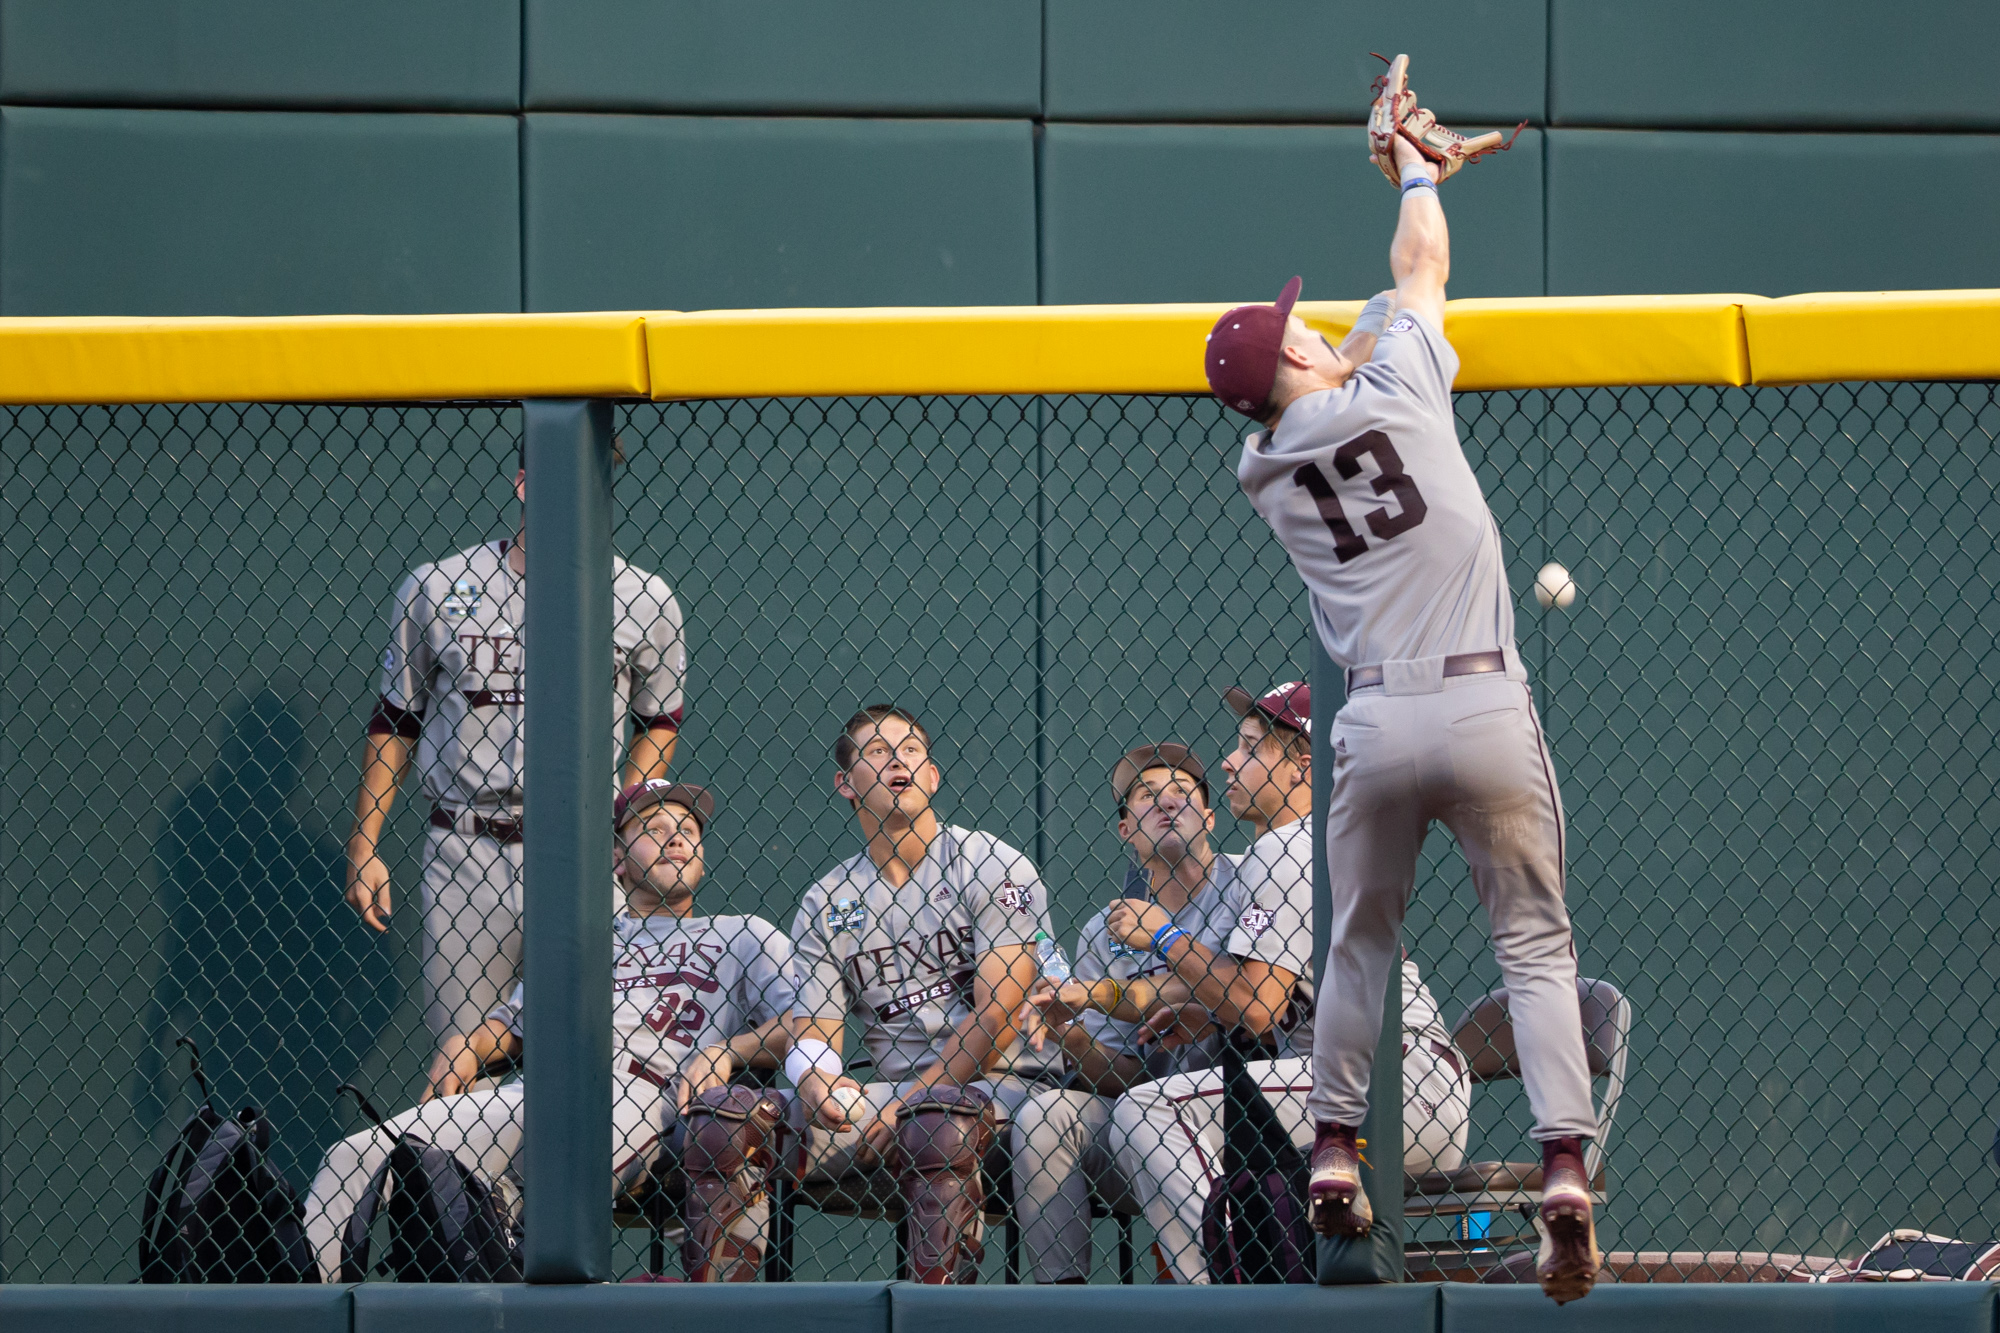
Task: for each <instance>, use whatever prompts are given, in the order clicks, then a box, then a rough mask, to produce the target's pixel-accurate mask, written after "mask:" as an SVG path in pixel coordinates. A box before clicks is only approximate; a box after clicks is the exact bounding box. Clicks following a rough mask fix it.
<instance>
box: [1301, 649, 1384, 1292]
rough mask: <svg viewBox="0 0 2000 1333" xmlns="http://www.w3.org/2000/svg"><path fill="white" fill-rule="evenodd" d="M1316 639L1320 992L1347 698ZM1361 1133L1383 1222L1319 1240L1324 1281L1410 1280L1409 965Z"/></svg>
mask: <svg viewBox="0 0 2000 1333" xmlns="http://www.w3.org/2000/svg"><path fill="white" fill-rule="evenodd" d="M1311 638H1312V697H1313V719H1312V727H1313V736H1312V752H1313V813H1312V821H1313V958H1314V959H1315V963H1314V971H1313V977H1314V987H1313V990H1314V994H1321V993H1323V990H1324V987H1325V984H1326V949H1327V930H1328V925H1329V923H1330V921H1331V919H1332V915H1331V914H1332V907H1333V884H1332V876H1331V875H1330V874H1329V872H1328V869H1327V859H1326V812H1327V810H1328V808H1329V807H1331V806H1332V804H1333V715H1334V713H1335V712H1336V711H1338V710H1337V707H1336V705H1335V702H1334V701H1335V700H1337V699H1345V698H1346V697H1347V683H1346V681H1345V680H1343V679H1342V678H1341V672H1340V668H1339V667H1338V666H1336V665H1334V662H1333V659H1332V658H1330V657H1328V656H1327V653H1326V648H1325V646H1324V645H1322V644H1321V643H1320V640H1319V634H1318V632H1317V631H1314V633H1313V634H1312V636H1311ZM1361 1137H1362V1138H1364V1139H1366V1140H1367V1141H1368V1146H1367V1147H1366V1148H1365V1149H1363V1151H1362V1154H1361V1156H1362V1167H1361V1184H1362V1188H1364V1189H1366V1190H1367V1191H1368V1201H1369V1202H1370V1203H1371V1204H1373V1205H1374V1207H1375V1229H1374V1230H1373V1231H1371V1232H1370V1233H1369V1234H1368V1236H1367V1238H1366V1239H1364V1240H1360V1241H1352V1240H1330V1239H1328V1238H1327V1237H1325V1236H1322V1237H1320V1239H1319V1280H1320V1283H1321V1285H1323V1286H1346V1285H1350V1284H1354V1283H1364V1282H1401V1281H1402V1280H1403V969H1402V968H1401V967H1400V966H1392V967H1391V968H1390V969H1389V985H1388V988H1387V991H1386V993H1385V994H1384V995H1383V997H1382V1036H1381V1038H1380V1040H1378V1041H1377V1042H1376V1044H1375V1069H1374V1072H1373V1074H1371V1075H1370V1077H1369V1080H1368V1123H1367V1124H1366V1125H1365V1126H1363V1128H1362V1131H1361Z"/></svg>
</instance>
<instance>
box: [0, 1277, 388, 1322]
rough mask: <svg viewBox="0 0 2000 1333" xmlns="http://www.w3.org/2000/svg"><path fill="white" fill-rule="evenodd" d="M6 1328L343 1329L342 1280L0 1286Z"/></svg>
mask: <svg viewBox="0 0 2000 1333" xmlns="http://www.w3.org/2000/svg"><path fill="white" fill-rule="evenodd" d="M0 1324H4V1325H5V1326H6V1328H7V1333H112V1330H122V1331H124V1333H131V1331H132V1330H144V1333H266V1330H268V1329H273V1328H283V1329H285V1330H287V1333H348V1296H347V1289H346V1288H345V1287H317V1286H304V1287H291V1286H282V1287H281V1286H244V1287H232V1286H220V1285H217V1286H187V1287H179V1286H176V1287H163V1286H117V1287H96V1286H89V1287H70V1286H55V1285H49V1286H41V1285H36V1284H33V1283H28V1284H12V1283H10V1284H6V1285H0Z"/></svg>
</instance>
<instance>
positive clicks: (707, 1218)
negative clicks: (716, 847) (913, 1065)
mask: <svg viewBox="0 0 2000 1333" xmlns="http://www.w3.org/2000/svg"><path fill="white" fill-rule="evenodd" d="M715 809H716V804H715V798H714V797H713V796H712V795H711V794H710V793H709V792H708V791H707V790H705V789H704V788H701V787H697V786H695V785H693V784H692V783H684V782H667V781H665V780H663V779H653V780H651V781H647V782H643V783H637V784H634V785H633V786H631V787H628V788H626V789H625V791H623V792H622V793H620V795H619V797H618V800H617V802H616V805H615V806H614V810H615V814H614V816H613V818H614V821H615V824H616V828H617V839H618V879H619V883H620V885H621V887H622V888H623V889H624V892H625V903H626V911H625V914H624V915H622V916H620V917H619V918H618V921H617V938H616V953H615V955H614V961H613V965H612V976H611V978H610V983H611V986H612V994H613V1001H612V1015H611V1028H612V1067H611V1071H610V1076H611V1079H612V1097H611V1119H612V1135H611V1151H612V1167H611V1172H610V1175H609V1177H608V1179H609V1180H610V1181H611V1182H612V1185H613V1189H614V1190H616V1189H622V1188H629V1187H630V1186H631V1185H632V1184H633V1183H634V1181H635V1180H637V1179H641V1178H644V1177H645V1176H646V1175H647V1174H648V1173H649V1172H650V1171H651V1170H652V1168H653V1166H654V1163H655V1161H656V1160H657V1159H658V1158H659V1157H660V1156H661V1155H662V1153H663V1151H666V1150H667V1149H666V1148H665V1147H663V1144H662V1141H663V1140H668V1141H669V1143H670V1142H671V1140H673V1139H676V1138H678V1137H680V1134H681V1126H682V1123H683V1120H684V1119H685V1120H686V1122H687V1123H688V1124H689V1125H690V1126H692V1127H697V1128H696V1132H697V1133H699V1132H700V1131H699V1128H698V1127H699V1126H701V1125H702V1124H703V1122H704V1121H705V1120H715V1119H720V1118H721V1116H719V1115H717V1114H715V1113H716V1112H721V1113H723V1114H727V1113H728V1112H729V1111H730V1110H731V1109H732V1107H731V1105H730V1103H728V1102H727V1101H726V1100H725V1099H722V1098H718V1096H717V1093H718V1090H720V1089H721V1085H722V1084H724V1083H725V1082H727V1080H728V1079H729V1078H730V1077H731V1076H732V1075H733V1074H735V1073H736V1072H737V1071H739V1070H741V1069H742V1068H743V1067H744V1066H745V1065H747V1064H751V1063H756V1064H758V1065H761V1066H765V1067H775V1065H776V1064H777V1062H778V1061H779V1060H780V1059H782V1058H783V1056H784V1053H785V1051H786V1050H787V1049H789V1046H790V1032H789V1028H788V1026H787V1024H788V1019H789V1016H790V1010H791V1008H792V1000H793V991H792V985H791V981H790V978H789V976H788V975H787V973H788V969H789V966H790V963H791V956H792V950H791V944H790V941H788V940H787V939H786V938H785V936H784V934H783V933H782V932H781V931H779V930H778V928H777V927H776V926H774V925H772V924H771V923H770V922H768V921H766V920H764V919H763V918H762V917H755V916H705V915H699V914H697V913H696V912H695V909H694V893H695V889H696V887H697V886H699V885H700V884H701V882H702V879H703V877H704V874H705V865H706V862H705V859H704V839H705V834H706V830H707V826H708V824H709V821H710V820H711V819H713V818H714V815H715ZM524 1005H525V990H524V988H523V987H522V986H519V985H517V986H515V987H514V992H513V994H512V996H510V997H509V998H508V999H507V1000H506V1001H505V1002H503V1003H502V1004H500V1005H498V1006H496V1007H495V1008H494V1010H493V1012H492V1013H491V1014H490V1015H489V1016H488V1017H487V1019H486V1021H485V1022H483V1023H481V1024H479V1025H478V1026H477V1027H474V1028H472V1029H471V1030H470V1031H467V1032H464V1033H459V1034H454V1035H453V1036H451V1037H448V1038H446V1039H445V1041H444V1043H443V1047H442V1049H441V1050H440V1052H439V1054H438V1057H437V1059H436V1061H435V1062H434V1063H433V1064H432V1067H431V1086H430V1088H429V1089H427V1090H426V1092H425V1094H424V1100H423V1103H422V1104H421V1105H418V1106H415V1107H413V1108H411V1109H410V1110H408V1111H405V1112H403V1113H402V1114H401V1115H397V1116H394V1117H392V1118H391V1119H389V1120H388V1121H387V1122H385V1123H384V1124H383V1125H382V1126H380V1127H377V1128H371V1129H366V1130H363V1131H362V1132H360V1133H358V1134H354V1135H351V1136H350V1137H348V1138H346V1139H344V1140H342V1141H341V1142H339V1143H336V1144H334V1145H333V1147H331V1148H330V1149H328V1150H327V1154H326V1158H325V1161H324V1162H323V1163H322V1164H321V1166H320V1169H319V1172H318V1174H317V1175H316V1176H315V1177H314V1179H313V1184H312V1190H311V1192H310V1194H309V1196H308V1198H307V1201H306V1209H305V1229H306V1237H307V1241H308V1243H310V1244H311V1245H312V1247H313V1250H314V1253H315V1254H316V1255H317V1256H318V1259H319V1264H320V1273H321V1276H322V1277H323V1278H324V1279H325V1280H326V1281H328V1282H333V1281H337V1280H340V1270H341V1267H342V1256H341V1249H342V1244H341V1241H342V1233H343V1232H344V1230H345V1228H346V1224H347V1220H348V1218H349V1217H351V1216H352V1215H353V1213H354V1210H355V1208H356V1206H357V1204H358V1203H359V1201H360V1200H361V1197H362V1195H363V1193H364V1192H365V1191H366V1190H367V1189H368V1187H369V1182H370V1181H371V1180H372V1179H373V1177H374V1175H375V1173H376V1171H377V1170H378V1169H379V1168H380V1167H381V1165H382V1163H383V1162H385V1161H386V1160H387V1159H388V1155H389V1152H390V1150H391V1148H392V1147H393V1146H394V1144H395V1141H396V1137H397V1136H398V1135H399V1134H402V1133H404V1132H406V1131H408V1132H413V1133H415V1134H416V1135H417V1136H419V1137H421V1138H424V1139H428V1140H429V1141H430V1142H431V1143H433V1144H435V1145H436V1146H437V1147H439V1148H442V1149H444V1150H445V1151H446V1152H450V1153H453V1154H454V1155H456V1156H457V1157H458V1159H459V1160H460V1161H461V1162H463V1163H464V1164H465V1165H466V1166H467V1167H468V1168H470V1169H471V1170H473V1171H476V1172H478V1173H479V1174H480V1175H481V1176H482V1177H483V1178H484V1179H485V1180H486V1181H487V1182H488V1183H489V1184H491V1185H492V1186H493V1187H494V1189H495V1191H496V1193H497V1195H498V1196H499V1197H500V1198H501V1199H502V1200H504V1201H507V1203H508V1204H509V1206H510V1207H512V1206H514V1205H515V1204H516V1202H517V1201H518V1198H519V1181H518V1179H517V1177H516V1173H515V1165H516V1163H517V1161H518V1157H519V1153H520V1149H521V1143H522V1130H523V1123H522V1102H523V1086H522V1084H520V1083H519V1082H514V1083H506V1084H502V1085H500V1086H498V1087H492V1086H480V1085H479V1080H480V1078H481V1076H482V1075H483V1074H484V1073H485V1072H486V1071H487V1070H488V1069H489V1068H491V1067H493V1066H494V1065H495V1064H496V1063H511V1062H513V1061H517V1060H519V1059H520V1057H521V1055H522V1045H523V1043H522V1015H523V1011H524ZM726 1091H727V1092H730V1093H747V1092H748V1090H747V1089H727V1090H726ZM769 1095H770V1094H766V1097H769ZM749 1101H750V1102H751V1105H748V1106H745V1107H743V1108H742V1110H743V1111H744V1112H745V1113H747V1114H752V1115H753V1118H751V1119H749V1120H739V1121H733V1122H732V1123H737V1124H748V1125H749V1126H750V1128H751V1129H752V1130H753V1131H755V1130H759V1129H762V1130H765V1131H773V1130H775V1127H776V1126H777V1125H778V1124H779V1123H780V1121H781V1117H782V1114H783V1110H782V1106H780V1105H778V1104H777V1103H775V1102H773V1103H772V1104H771V1105H770V1106H769V1107H764V1108H759V1107H757V1106H756V1105H755V1103H756V1102H757V1101H758V1099H757V1098H756V1097H755V1096H754V1094H753V1095H752V1096H751V1097H750V1098H749ZM759 1109H761V1110H763V1112H764V1119H765V1121H766V1122H767V1123H766V1124H765V1125H762V1126H759V1125H758V1124H757V1122H756V1120H755V1118H754V1113H755V1112H756V1111H758V1110H759ZM730 1137H733V1136H732V1135H725V1136H724V1138H725V1139H728V1138H730ZM720 1146H722V1147H723V1148H724V1149H726V1148H727V1147H728V1144H727V1143H726V1142H725V1143H724V1144H722V1145H720ZM754 1156H755V1154H754V1153H737V1154H736V1155H735V1159H734V1167H735V1170H736V1172H737V1173H738V1174H739V1175H741V1176H746V1177H750V1176H754V1177H755V1178H754V1179H743V1180H730V1181H726V1182H713V1183H714V1184H715V1185H717V1186H718V1187H717V1188H711V1189H708V1190H706V1191H703V1190H699V1189H697V1188H696V1186H697V1185H700V1184H703V1183H707V1182H703V1181H698V1180H695V1179H692V1178H691V1179H690V1189H689V1200H690V1203H689V1207H688V1209H687V1222H688V1239H687V1242H686V1244H684V1246H683V1258H684V1261H685V1264H686V1267H687V1269H688V1272H689V1275H690V1276H692V1277H696V1278H698V1279H699V1278H705V1277H728V1276H733V1277H737V1278H741V1277H744V1276H745V1275H747V1274H754V1272H755V1269H756V1265H757V1262H758V1260H759V1258H760V1256H761V1247H762V1238H763V1234H764V1222H765V1220H766V1212H765V1210H764V1206H763V1198H762V1183H763V1182H762V1175H761V1172H762V1170H763V1169H766V1168H767V1167H768V1165H769V1163H768V1162H767V1161H761V1160H750V1159H751V1158H753V1157H754ZM718 1159H721V1160H723V1161H728V1160H731V1159H729V1158H728V1157H727V1154H726V1152H724V1153H712V1154H708V1155H707V1156H705V1157H704V1159H703V1162H702V1165H703V1166H704V1167H709V1166H714V1165H715V1164H716V1163H717V1160H718ZM689 1174H690V1177H694V1176H695V1175H697V1173H696V1172H694V1171H692V1170H691V1171H690V1173H689ZM609 1201H610V1195H609V1194H607V1199H606V1202H607V1203H608V1202H609Z"/></svg>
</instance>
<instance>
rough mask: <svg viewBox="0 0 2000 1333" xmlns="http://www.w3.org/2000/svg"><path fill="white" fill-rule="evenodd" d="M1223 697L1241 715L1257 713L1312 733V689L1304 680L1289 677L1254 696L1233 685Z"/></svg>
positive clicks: (1239, 686)
mask: <svg viewBox="0 0 2000 1333" xmlns="http://www.w3.org/2000/svg"><path fill="white" fill-rule="evenodd" d="M1222 700H1223V702H1224V703H1226V704H1228V705H1229V706H1230V707H1231V708H1233V709H1235V710H1236V716H1238V717H1248V716H1250V714H1251V713H1253V712H1255V713H1259V714H1261V715H1263V716H1264V717H1265V718H1267V719H1269V720H1270V721H1272V722H1277V723H1280V724H1282V725H1284V726H1287V727H1290V728H1291V729H1292V730H1293V731H1303V732H1305V733H1306V734H1307V735H1311V734H1312V725H1313V691H1312V686H1310V685H1308V684H1306V683H1305V682H1304V681H1302V680H1288V681H1286V682H1285V683H1284V684H1283V685H1274V686H1272V687H1271V688H1270V689H1268V690H1266V691H1264V693H1262V694H1260V695H1258V696H1257V697H1256V698H1254V699H1253V698H1251V697H1250V691H1248V690H1246V689H1244V688H1243V687H1242V686H1241V685H1231V686H1230V687H1229V688H1228V689H1226V690H1224V691H1223V692H1222Z"/></svg>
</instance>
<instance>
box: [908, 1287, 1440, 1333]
mask: <svg viewBox="0 0 2000 1333" xmlns="http://www.w3.org/2000/svg"><path fill="white" fill-rule="evenodd" d="M1437 1302H1438V1293H1437V1288H1435V1287H1428V1286H1407V1287H1308V1286H1202V1287H1157V1286H1136V1287H1082V1286H1077V1287H1061V1286H1049V1287H1039V1286H1002V1287H987V1288H984V1289H982V1290H979V1291H966V1290H964V1289H963V1288H954V1287H922V1286H917V1285H915V1284H913V1283H898V1284H897V1285H896V1286H894V1287H891V1288H890V1289H889V1309H890V1330H891V1333H962V1330H964V1329H965V1328H967V1327H968V1326H971V1325H978V1326H980V1327H987V1328H1007V1329H1021V1328H1048V1329H1084V1328H1087V1329H1090V1330H1092V1333H1155V1331H1156V1330H1158V1329H1160V1328H1163V1327H1176V1326H1179V1327H1196V1328H1202V1329H1211V1330H1215V1331H1216V1333H1239V1331H1240V1330H1249V1329H1253V1328H1254V1329H1256V1330H1257V1331H1258V1333H1323V1330H1325V1329H1327V1328H1329V1327H1333V1328H1349V1327H1352V1328H1366V1329H1369V1330H1371V1333H1432V1330H1433V1329H1435V1328H1436V1327H1437Z"/></svg>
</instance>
